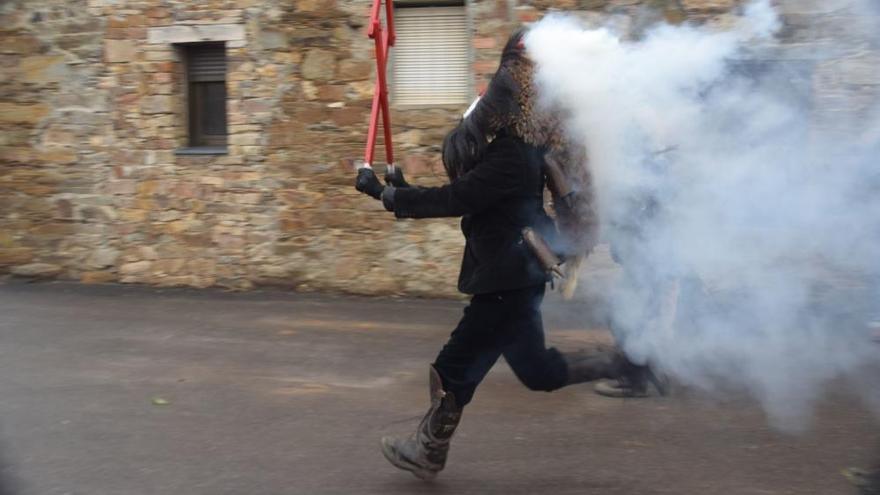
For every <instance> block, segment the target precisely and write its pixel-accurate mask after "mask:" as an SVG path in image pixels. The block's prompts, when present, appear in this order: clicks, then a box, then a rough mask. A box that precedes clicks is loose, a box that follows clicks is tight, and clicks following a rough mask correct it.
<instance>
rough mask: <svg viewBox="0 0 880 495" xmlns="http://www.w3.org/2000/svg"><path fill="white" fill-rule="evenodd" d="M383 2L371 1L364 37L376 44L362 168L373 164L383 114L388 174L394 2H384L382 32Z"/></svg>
mask: <svg viewBox="0 0 880 495" xmlns="http://www.w3.org/2000/svg"><path fill="white" fill-rule="evenodd" d="M381 14H382V0H373V8H372V9H371V10H370V25H369V28H368V29H367V35H368V36H369V37H370V38H372V39H373V40H374V41H375V42H376V68H377V71H376V87H375V89H374V91H373V109H372V111H371V112H370V128H369V131H368V132H367V149H366V152H365V153H364V166H366V167H369V166H371V165H372V163H373V155H374V152H375V149H376V133H377V131H378V127H379V114H380V113H381V114H382V130H383V131H384V132H385V159H386V160H387V162H388V168H389V171H391V170H393V168H394V150H393V146H392V144H391V114H390V112H389V111H388V79H387V77H386V70H387V67H388V52H389V50H390V49H391V47H392V46H394V41H395V34H394V2H392V1H391V0H385V22H386V23H387V24H388V28H387V29H383V28H382V19H381Z"/></svg>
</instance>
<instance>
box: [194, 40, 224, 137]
mask: <svg viewBox="0 0 880 495" xmlns="http://www.w3.org/2000/svg"><path fill="white" fill-rule="evenodd" d="M183 49H184V57H185V64H186V85H187V88H186V89H187V94H186V96H187V106H188V115H187V121H188V126H189V143H188V144H189V147H190V148H191V149H195V150H198V151H216V152H225V151H226V45H225V44H224V43H190V44H185V45H183Z"/></svg>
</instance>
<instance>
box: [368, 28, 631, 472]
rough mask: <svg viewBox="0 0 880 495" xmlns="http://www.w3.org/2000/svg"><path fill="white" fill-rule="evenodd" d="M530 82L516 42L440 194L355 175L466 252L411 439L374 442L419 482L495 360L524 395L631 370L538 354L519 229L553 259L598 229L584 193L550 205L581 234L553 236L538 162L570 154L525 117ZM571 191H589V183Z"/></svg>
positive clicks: (620, 363)
mask: <svg viewBox="0 0 880 495" xmlns="http://www.w3.org/2000/svg"><path fill="white" fill-rule="evenodd" d="M531 72H532V66H531V62H530V61H528V60H527V59H526V58H525V57H524V48H523V47H522V44H521V34H519V33H518V34H516V35H514V36H513V37H512V38H511V40H510V41H509V42H508V44H507V46H506V47H505V49H504V54H503V55H502V63H501V67H500V68H499V70H498V72H497V73H496V75H495V77H494V78H493V81H492V84H490V86H489V89H488V91H487V93H486V95H485V96H484V97H483V98H482V99H481V100H480V102H479V104H477V105H476V107H475V109H474V111H473V112H472V113H471V114H470V115H469V116H468V117H466V118H464V119H463V120H462V122H461V124H459V126H458V127H457V128H456V129H454V130H453V131H451V132H450V133H449V135H447V137H446V140H445V141H444V149H443V161H444V165H445V166H446V169H447V173H448V175H449V177H450V181H451V182H450V183H449V184H447V185H444V186H441V187H410V186H409V185H408V184H406V182H405V181H404V180H403V179H402V176H400V175H399V173H398V174H397V176H396V177H390V178H389V177H386V180H388V181H389V183H390V184H391V185H389V186H387V187H386V186H383V185H381V184H380V183H379V181H378V179H377V178H376V176H375V174H374V173H373V172H372V170H370V169H366V168H364V169H361V170H360V171H359V173H358V180H357V184H356V187H357V188H358V190H360V191H362V192H364V193H366V194H369V195H371V196H373V197H374V198H376V199H381V200H382V201H383V203H384V205H385V207H386V209H388V210H389V211H393V212H394V214H395V216H397V217H398V218H431V217H458V216H461V217H462V220H461V228H462V232H463V233H464V236H465V239H466V244H465V249H464V257H463V260H462V266H461V272H460V276H459V282H458V287H459V290H461V291H462V292H464V293H466V294H472V295H473V297H472V298H471V301H470V304H469V305H468V306H467V308H465V310H464V316H463V317H462V319H461V321H460V322H459V324H458V326H457V327H456V329H455V330H454V331H453V332H452V335H451V336H450V338H449V341H448V342H447V343H446V345H445V346H444V347H443V349H442V350H441V351H440V353H439V354H438V356H437V359H436V360H435V362H434V364H433V365H432V366H431V368H430V383H431V408H430V409H429V411H428V413H427V414H426V415H425V417H424V419H423V420H422V422H421V423H420V424H419V427H418V429H417V431H416V433H415V434H413V435H412V436H411V437H409V438H405V439H400V438H393V437H387V438H384V439H383V441H382V443H383V453H384V454H385V456H386V457H387V458H388V460H389V461H391V462H392V463H393V464H394V465H395V466H397V467H399V468H402V469H406V470H408V471H411V472H413V474H415V475H416V476H418V477H420V478H426V479H427V478H432V477H434V476H436V474H437V473H438V472H439V471H440V470H442V469H443V467H444V465H445V462H446V454H447V451H448V448H449V440H450V438H451V436H452V434H453V432H454V431H455V428H456V426H457V424H458V421H459V419H460V416H461V411H462V408H463V407H464V406H465V405H467V404H468V403H469V402H470V400H471V398H472V397H473V394H474V390H475V389H476V387H477V386H478V385H479V383H480V382H481V381H482V380H483V378H484V377H485V376H486V373H488V371H489V369H490V368H491V367H492V365H493V364H495V362H496V361H497V360H498V358H499V357H500V356H502V355H503V356H504V357H505V360H506V361H507V362H508V364H509V365H510V366H511V368H512V369H513V371H514V373H515V374H516V376H517V377H518V378H519V379H520V380H521V381H522V382H523V383H524V384H525V385H526V386H527V387H529V388H530V389H533V390H545V391H551V390H556V389H558V388H560V387H562V386H565V385H568V384H572V383H580V382H585V381H592V380H596V379H599V378H616V377H619V376H621V375H622V374H626V373H628V372H629V370H631V369H633V367H632V366H631V364H630V363H629V362H628V361H627V360H626V359H625V358H624V357H623V356H622V355H620V354H617V353H614V352H592V353H585V352H581V353H570V354H563V353H561V352H559V351H558V350H556V349H553V348H550V349H548V348H546V347H545V344H544V332H543V327H542V323H541V311H540V305H541V301H542V299H543V296H544V288H545V284H546V282H547V281H548V280H549V275H548V272H547V270H546V269H545V267H542V265H541V264H540V263H539V262H538V259H537V257H536V255H535V254H534V253H533V252H532V251H531V250H530V249H529V247H528V246H527V243H526V242H524V238H523V228H525V227H530V228H532V229H534V231H536V232H539V233H540V234H541V235H542V236H543V237H544V238H545V239H546V240H547V241H548V243H549V244H551V245H553V246H554V247H555V248H557V250H558V251H560V252H561V254H564V255H569V256H578V255H581V254H583V253H586V252H588V251H589V250H590V249H591V248H592V244H593V242H592V239H593V238H594V234H595V229H594V226H595V222H594V218H595V217H594V216H593V215H591V214H588V213H585V212H591V211H592V210H591V209H590V208H591V206H592V205H591V204H590V202H589V201H584V200H583V199H584V198H589V195H588V192H589V191H587V190H582V191H580V192H581V193H582V194H572V195H569V196H568V197H567V198H563V197H561V195H556V196H560V197H559V198H558V199H559V201H560V203H562V202H564V208H565V209H564V211H563V213H562V215H563V216H565V215H568V216H566V217H565V218H567V219H568V220H569V221H571V222H581V223H584V222H586V223H587V225H588V227H586V228H584V229H580V230H574V232H575V235H574V236H568V237H563V236H560V235H559V233H558V232H557V230H556V226H555V223H554V221H553V219H551V218H550V216H548V214H547V213H546V212H545V210H544V201H543V193H544V187H545V175H546V172H545V171H546V168H547V157H548V156H550V157H565V156H570V154H568V152H567V151H566V150H565V147H564V146H562V145H560V143H561V140H560V139H558V136H559V134H558V132H556V130H555V127H554V126H553V121H552V119H549V118H546V117H542V116H541V115H539V113H538V112H537V111H536V110H535V108H534V107H533V106H532V102H533V95H532V89H531ZM572 168H573V169H580V170H585V169H583V167H572ZM573 182H575V183H576V184H580V185H584V186H588V184H589V181H588V178H585V180H583V181H581V182H578V181H573ZM578 212H580V214H579V213H578ZM557 215H559V210H558V209H557ZM578 215H580V216H578Z"/></svg>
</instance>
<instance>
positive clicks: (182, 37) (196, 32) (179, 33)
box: [147, 24, 246, 44]
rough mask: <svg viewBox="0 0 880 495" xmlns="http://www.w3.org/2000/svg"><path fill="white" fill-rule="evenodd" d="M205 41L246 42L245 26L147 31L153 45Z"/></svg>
mask: <svg viewBox="0 0 880 495" xmlns="http://www.w3.org/2000/svg"><path fill="white" fill-rule="evenodd" d="M204 41H246V38H245V29H244V25H243V24H203V25H196V26H181V25H178V26H161V27H152V28H149V30H148V31H147V42H148V43H151V44H160V43H165V44H171V43H199V42H204Z"/></svg>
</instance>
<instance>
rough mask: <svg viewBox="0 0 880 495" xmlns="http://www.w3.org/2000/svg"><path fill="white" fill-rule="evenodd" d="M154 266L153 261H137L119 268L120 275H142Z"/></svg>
mask: <svg viewBox="0 0 880 495" xmlns="http://www.w3.org/2000/svg"><path fill="white" fill-rule="evenodd" d="M152 266H153V262H152V261H135V262H133V263H126V264H124V265H122V266H120V267H119V273H120V274H122V275H125V276H130V275H142V274H144V273H146V272H147V271H148V270H149V269H150V267H152Z"/></svg>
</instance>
